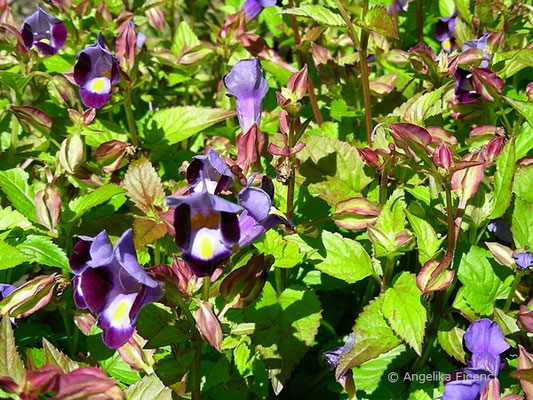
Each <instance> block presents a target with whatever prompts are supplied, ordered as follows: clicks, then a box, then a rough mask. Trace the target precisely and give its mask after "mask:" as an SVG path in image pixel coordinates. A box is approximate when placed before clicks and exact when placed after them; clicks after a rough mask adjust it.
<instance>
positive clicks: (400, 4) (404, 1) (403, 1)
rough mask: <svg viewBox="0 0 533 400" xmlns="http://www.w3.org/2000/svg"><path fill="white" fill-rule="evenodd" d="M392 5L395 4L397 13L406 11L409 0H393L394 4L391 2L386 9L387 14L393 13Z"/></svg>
mask: <svg viewBox="0 0 533 400" xmlns="http://www.w3.org/2000/svg"><path fill="white" fill-rule="evenodd" d="M393 6H396V12H397V13H398V14H399V13H401V12H404V11H407V9H408V8H409V0H394V4H391V5H390V6H389V8H388V9H387V13H388V14H389V15H392V14H393V9H392V7H393Z"/></svg>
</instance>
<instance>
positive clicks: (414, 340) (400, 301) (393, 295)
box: [381, 272, 427, 355]
mask: <svg viewBox="0 0 533 400" xmlns="http://www.w3.org/2000/svg"><path fill="white" fill-rule="evenodd" d="M381 309H382V311H383V315H384V316H385V318H387V321H388V322H389V324H390V326H391V327H392V330H393V331H394V332H396V334H397V335H398V336H400V337H401V338H402V339H403V340H405V341H406V342H407V344H409V345H410V346H411V347H412V348H413V349H414V350H415V351H416V353H417V354H418V355H422V343H423V341H424V332H425V330H426V322H427V313H426V307H424V303H423V301H422V292H421V291H420V289H419V288H418V286H417V285H416V276H415V275H413V274H410V273H409V272H403V273H402V274H401V275H400V277H399V278H398V280H397V281H396V282H395V283H394V286H393V287H392V288H389V289H387V291H386V292H385V298H384V300H383V307H382V308H381Z"/></svg>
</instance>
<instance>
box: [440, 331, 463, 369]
mask: <svg viewBox="0 0 533 400" xmlns="http://www.w3.org/2000/svg"><path fill="white" fill-rule="evenodd" d="M464 334H465V331H464V330H463V329H461V328H459V327H457V326H452V325H451V324H450V323H449V322H448V321H447V320H441V322H440V324H439V330H438V333H437V338H438V340H439V344H440V345H441V347H442V349H443V350H444V351H445V352H446V353H448V354H449V355H450V356H451V357H453V358H455V359H456V360H457V361H460V362H462V363H463V364H465V363H466V360H465V357H466V353H465V351H464V349H463V336H464Z"/></svg>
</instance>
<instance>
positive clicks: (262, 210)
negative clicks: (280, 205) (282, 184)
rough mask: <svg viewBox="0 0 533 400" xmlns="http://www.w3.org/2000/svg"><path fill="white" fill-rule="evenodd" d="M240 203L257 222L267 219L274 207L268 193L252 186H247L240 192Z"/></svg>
mask: <svg viewBox="0 0 533 400" xmlns="http://www.w3.org/2000/svg"><path fill="white" fill-rule="evenodd" d="M239 203H240V204H241V205H242V206H243V207H244V209H245V210H247V211H248V214H249V215H250V216H251V217H252V218H254V219H255V220H256V221H257V222H260V221H263V220H264V219H266V217H267V216H268V215H269V213H270V209H271V207H272V200H271V198H270V196H269V195H268V193H267V192H265V191H264V190H262V189H259V188H255V187H252V186H246V187H245V188H244V189H242V190H241V191H240V192H239Z"/></svg>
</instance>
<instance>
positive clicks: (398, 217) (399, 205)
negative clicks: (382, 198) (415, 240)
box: [376, 188, 407, 234]
mask: <svg viewBox="0 0 533 400" xmlns="http://www.w3.org/2000/svg"><path fill="white" fill-rule="evenodd" d="M406 209H407V206H406V204H405V192H404V190H403V189H400V188H398V189H396V190H395V191H394V192H393V193H392V194H391V195H390V196H389V198H388V199H387V202H386V203H385V205H384V206H383V209H382V210H381V212H380V214H379V216H378V219H377V221H376V226H377V227H378V228H380V229H381V230H383V232H385V233H387V234H395V233H398V232H400V231H402V230H403V228H404V227H405V210H406Z"/></svg>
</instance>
